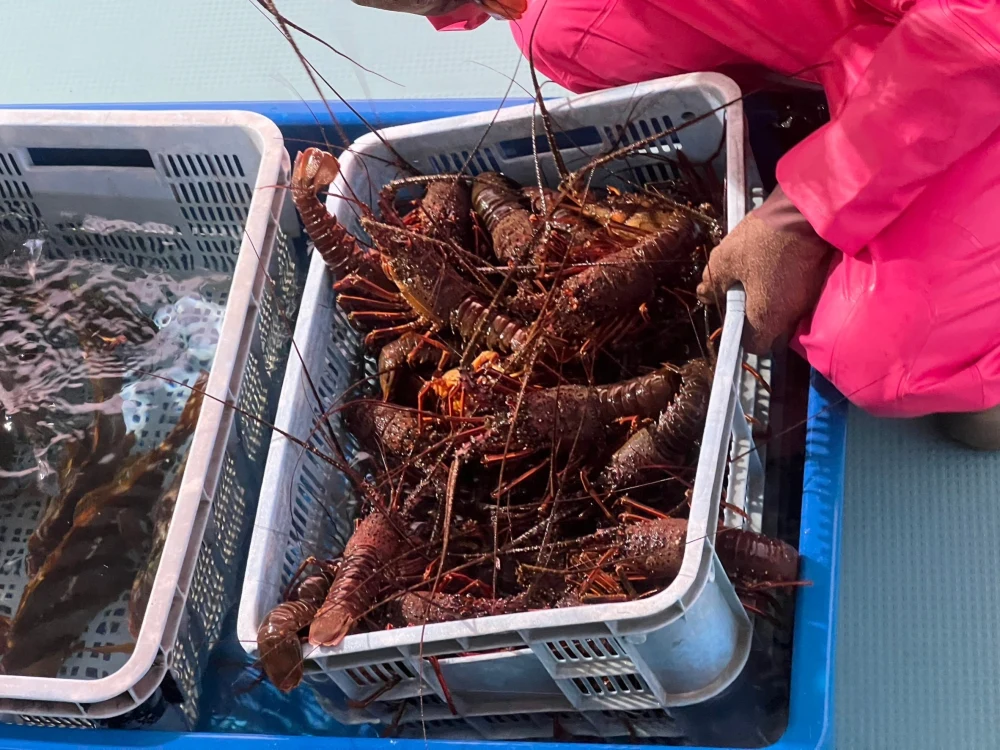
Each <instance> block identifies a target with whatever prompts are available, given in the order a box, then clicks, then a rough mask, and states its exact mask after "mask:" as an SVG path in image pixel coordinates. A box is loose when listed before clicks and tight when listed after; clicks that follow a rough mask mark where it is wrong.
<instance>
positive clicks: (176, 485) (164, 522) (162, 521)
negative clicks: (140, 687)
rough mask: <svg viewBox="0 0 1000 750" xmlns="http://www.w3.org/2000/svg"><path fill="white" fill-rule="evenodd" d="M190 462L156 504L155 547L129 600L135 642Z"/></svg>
mask: <svg viewBox="0 0 1000 750" xmlns="http://www.w3.org/2000/svg"><path fill="white" fill-rule="evenodd" d="M186 465H187V459H186V458H185V460H184V462H183V463H181V465H180V466H178V467H177V473H176V474H175V475H174V478H173V481H172V482H171V483H170V487H169V488H168V489H167V491H166V492H164V493H163V495H162V496H161V497H160V499H159V500H157V501H156V507H155V508H154V509H153V543H152V547H151V549H150V550H149V556H148V557H147V558H146V564H145V565H144V566H143V567H142V568H140V570H139V574H138V575H137V576H136V577H135V580H134V581H133V582H132V593H131V595H130V596H129V600H128V632H129V633H131V634H132V637H133V638H138V637H139V628H141V627H142V620H143V618H144V617H145V616H146V607H147V606H149V597H150V595H151V594H152V593H153V581H154V579H155V578H156V571H157V569H158V568H159V567H160V558H161V557H162V556H163V547H164V545H165V544H166V543H167V532H168V531H169V530H170V519H171V518H173V516H174V507H176V505H177V495H178V494H180V491H181V480H182V479H183V478H184V467H185V466H186Z"/></svg>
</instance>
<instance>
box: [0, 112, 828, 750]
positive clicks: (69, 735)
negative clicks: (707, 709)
mask: <svg viewBox="0 0 1000 750" xmlns="http://www.w3.org/2000/svg"><path fill="white" fill-rule="evenodd" d="M527 101H530V100H526V99H508V100H505V101H501V100H497V99H434V100H410V101H407V100H394V101H369V102H365V103H363V104H361V105H358V107H357V112H358V113H360V115H361V117H363V118H364V119H365V120H368V121H370V122H373V123H376V124H377V125H378V126H379V127H389V126H392V125H403V124H408V123H411V122H419V121H424V120H430V119H437V118H441V117H450V116H456V115H463V114H469V113H473V112H482V111H486V110H491V109H496V108H497V107H499V106H501V105H503V106H514V105H518V104H524V103H525V102H527ZM3 108H4V109H66V110H72V109H89V110H93V109H111V110H177V109H192V110H194V109H208V110H243V111H250V112H257V113H258V114H261V115H264V116H265V117H268V118H270V119H271V120H272V121H273V122H274V123H275V124H276V125H278V126H279V127H280V128H282V130H283V131H287V130H292V129H294V128H299V129H305V128H322V127H326V126H329V125H331V124H332V120H331V117H330V114H329V113H328V112H327V111H326V108H325V105H324V104H323V103H322V102H279V101H273V102H246V101H243V102H239V101H236V102H176V103H126V104H122V103H117V104H56V105H41V104H31V105H5V106H4V107H3ZM331 110H332V111H333V114H334V116H335V117H336V118H337V121H338V123H339V124H340V125H341V126H342V127H343V128H344V129H345V130H346V131H348V134H349V135H350V136H351V137H352V138H354V137H357V136H358V135H360V134H361V132H365V131H366V130H367V128H366V126H365V124H364V123H363V122H362V120H361V117H359V116H358V115H357V114H354V113H352V112H351V111H350V109H348V107H346V106H345V105H343V104H340V103H335V104H332V105H331ZM358 129H360V131H361V132H358ZM352 131H353V132H352ZM846 440H847V403H846V402H845V400H844V399H843V397H842V396H841V395H840V394H839V393H838V392H837V391H836V389H834V388H833V386H832V385H830V384H829V383H828V382H827V381H826V380H825V379H824V378H823V377H822V376H820V375H819V374H818V373H816V372H813V373H812V376H811V380H810V391H809V404H808V425H807V430H806V461H805V470H804V480H803V484H804V486H803V493H802V519H801V532H800V537H799V552H800V556H801V559H802V563H801V570H800V575H801V578H802V579H803V580H804V581H809V582H811V585H810V586H806V587H803V588H802V589H800V590H799V592H798V594H797V598H796V614H795V635H794V643H793V653H792V684H791V707H790V714H789V723H788V727H787V729H786V731H785V734H784V735H783V736H782V738H781V739H780V740H779V741H778V742H777V743H775V744H774V745H772V746H771V748H773V749H774V750H823V749H824V748H830V747H832V746H833V710H834V690H833V678H834V656H835V651H836V624H837V623H836V621H837V590H838V585H839V577H840V576H839V553H840V528H841V512H842V504H843V497H844V460H845V455H846ZM202 743H210V744H215V743H230V745H229V746H231V747H241V746H244V745H253V746H255V747H274V748H278V747H281V748H290V747H293V746H295V744H297V745H298V746H300V747H301V748H302V750H308V749H309V748H313V747H315V748H321V747H329V746H330V745H332V744H337V745H339V746H340V747H342V748H344V750H375V748H378V747H386V746H398V747H399V748H400V749H401V750H416V748H418V747H421V748H424V750H433V747H432V746H441V747H444V746H448V747H449V748H454V749H455V750H459V749H460V748H461V749H462V750H466V749H467V750H476V749H477V748H478V746H479V745H481V744H482V743H481V742H456V741H446V740H435V741H431V742H423V741H421V740H378V739H369V738H351V737H345V738H339V737H303V736H273V735H240V734H229V735H227V734H204V733H193V732H192V733H168V732H147V731H133V730H99V731H93V732H88V731H81V730H78V729H64V728H57V727H27V726H5V727H3V728H0V748H19V749H23V750H61V748H64V747H65V746H67V745H68V746H77V747H106V748H113V747H121V748H132V747H148V748H154V747H171V748H174V749H175V750H188V748H192V750H193V748H198V747H203V746H204V745H203V744H202ZM490 744H491V745H492V746H494V747H497V748H511V750H537V748H538V745H539V743H532V742H491V743H490ZM545 744H546V745H550V746H551V745H552V744H553V743H545ZM589 746H590V747H593V748H594V749H595V750H618V749H621V750H626V749H628V748H633V747H634V746H632V745H626V744H614V745H612V744H604V745H600V744H594V745H589ZM693 750H699V749H698V748H694V749H693ZM701 750H720V749H719V748H714V749H710V748H702V749H701Z"/></svg>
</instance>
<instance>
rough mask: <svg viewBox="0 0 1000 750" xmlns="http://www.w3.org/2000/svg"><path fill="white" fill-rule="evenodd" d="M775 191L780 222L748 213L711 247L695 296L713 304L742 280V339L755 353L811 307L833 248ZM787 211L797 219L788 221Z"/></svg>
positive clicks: (761, 351) (767, 347) (784, 334)
mask: <svg viewBox="0 0 1000 750" xmlns="http://www.w3.org/2000/svg"><path fill="white" fill-rule="evenodd" d="M776 192H777V193H778V194H777V195H775V196H773V197H774V198H775V201H776V202H777V201H784V203H783V204H782V205H781V208H780V209H779V211H778V212H777V213H778V214H779V220H778V221H777V222H774V221H770V220H762V219H761V218H760V217H759V215H758V212H760V214H761V215H763V216H765V218H767V217H769V216H771V217H773V216H774V213H775V212H773V211H772V212H770V213H768V212H766V211H765V210H764V208H762V209H758V211H755V212H753V213H751V214H749V215H748V216H747V217H746V218H745V219H744V220H743V221H741V222H740V223H739V224H738V225H737V226H736V228H735V229H734V230H733V231H732V232H731V233H730V234H729V235H728V236H727V237H726V238H725V239H723V241H722V242H721V243H720V244H719V246H718V247H716V248H715V249H714V250H713V251H712V254H711V255H710V256H709V259H708V265H707V266H706V268H705V271H704V273H703V274H702V282H701V284H699V285H698V297H699V298H700V299H701V300H702V301H703V302H705V303H706V304H714V303H720V302H721V301H723V300H725V298H726V291H727V290H728V289H729V288H730V287H731V286H733V285H734V284H735V283H736V282H740V283H742V284H743V288H744V289H745V290H746V295H747V326H748V329H749V330H748V331H747V332H746V333H745V335H744V342H745V347H746V349H747V350H748V351H750V352H752V353H754V354H765V353H767V352H769V351H770V350H771V349H772V348H773V347H774V345H775V342H777V341H778V340H779V339H782V338H784V337H787V336H790V335H791V334H792V333H793V332H794V330H795V326H796V325H797V324H798V322H799V321H800V320H801V319H802V318H803V317H804V316H805V315H808V314H809V313H810V312H811V311H812V308H813V307H814V306H815V305H816V300H817V299H819V294H820V291H821V290H822V288H823V282H824V281H825V280H826V272H827V266H828V265H829V262H830V256H831V252H832V248H831V247H830V245H828V244H827V243H826V242H824V241H823V240H822V239H821V238H820V237H819V236H818V235H817V234H816V233H815V232H814V231H813V230H812V228H811V227H809V225H808V223H806V222H805V220H804V219H802V218H801V214H798V212H797V211H796V210H795V208H794V206H791V203H789V202H787V198H784V195H783V194H781V193H780V191H776ZM770 200H771V199H770V198H769V199H768V201H770ZM766 205H767V204H765V206H766ZM773 205H774V204H772V206H773ZM790 212H791V213H792V214H793V217H794V215H797V216H798V219H797V220H796V219H795V218H793V219H792V220H788V216H789V213H790ZM775 225H777V226H776V227H775Z"/></svg>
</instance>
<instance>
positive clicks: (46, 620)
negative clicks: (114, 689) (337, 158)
mask: <svg viewBox="0 0 1000 750" xmlns="http://www.w3.org/2000/svg"><path fill="white" fill-rule="evenodd" d="M0 235H2V233H0ZM5 240H6V241H5ZM229 280H230V279H229V276H228V275H224V274H208V273H203V272H202V273H199V274H197V276H195V275H194V274H188V275H179V274H176V273H173V272H171V273H169V274H168V273H164V272H162V271H158V270H157V271H146V270H140V269H134V268H128V267H125V266H121V265H109V264H106V263H99V262H95V261H88V260H81V259H69V260H64V259H54V258H50V257H47V254H46V243H45V238H44V236H38V237H31V238H21V237H19V238H17V239H16V241H11V238H10V237H8V236H0V615H2V616H3V617H2V619H0V652H2V653H3V659H2V661H0V669H2V670H3V671H4V672H5V673H7V674H30V675H36V676H56V675H58V676H63V677H71V678H82V679H92V678H97V677H103V676H105V675H107V674H110V673H111V672H113V671H115V670H116V669H118V668H119V667H120V666H121V665H122V664H124V663H125V661H126V660H127V659H128V655H129V653H130V652H131V648H132V644H133V643H134V639H135V637H136V635H137V634H138V632H139V628H140V627H141V624H142V620H143V615H144V613H145V608H146V604H147V603H148V600H149V596H150V592H151V589H152V583H153V577H154V574H155V571H156V566H157V565H158V562H159V558H160V555H161V553H162V549H163V543H164V541H165V537H166V529H167V526H168V524H169V521H170V517H171V515H172V512H173V505H174V502H175V500H176V496H177V489H178V486H179V476H180V469H181V467H182V465H183V460H184V451H185V449H186V446H187V445H188V444H189V442H190V440H189V439H190V436H191V434H192V432H193V428H194V424H195V422H196V420H197V415H198V409H199V407H200V398H199V397H197V396H194V397H192V388H191V386H195V387H196V388H195V389H196V390H197V386H196V384H198V385H203V384H204V379H205V378H206V377H207V372H208V369H209V368H210V366H211V362H212V358H213V356H214V352H215V348H216V345H217V344H218V340H219V334H220V330H221V324H222V317H223V311H224V304H225V295H226V292H227V290H228V286H229ZM199 379H201V382H200V383H199Z"/></svg>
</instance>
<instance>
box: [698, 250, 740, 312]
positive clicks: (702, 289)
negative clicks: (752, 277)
mask: <svg viewBox="0 0 1000 750" xmlns="http://www.w3.org/2000/svg"><path fill="white" fill-rule="evenodd" d="M735 260H736V259H735V257H734V256H733V254H732V253H730V252H726V248H723V247H722V246H721V245H720V246H719V247H718V248H716V251H715V252H714V253H713V254H712V255H711V256H709V259H708V265H706V266H705V270H704V271H703V272H702V282H701V284H699V285H698V289H697V292H696V293H697V294H698V298H699V299H700V300H701V301H702V302H704V303H705V304H709V305H711V304H714V305H716V306H719V307H721V305H722V302H723V301H724V300H725V298H726V290H728V289H729V287H731V286H732V285H733V284H735V283H736V282H738V281H742V279H741V278H740V273H739V269H738V267H737V265H736V262H735Z"/></svg>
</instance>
